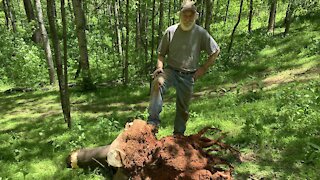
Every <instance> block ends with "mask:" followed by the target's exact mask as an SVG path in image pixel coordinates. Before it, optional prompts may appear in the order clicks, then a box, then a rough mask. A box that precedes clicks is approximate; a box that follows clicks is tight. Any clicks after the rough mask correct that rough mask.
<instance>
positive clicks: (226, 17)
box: [224, 0, 230, 25]
mask: <svg viewBox="0 0 320 180" xmlns="http://www.w3.org/2000/svg"><path fill="white" fill-rule="evenodd" d="M229 5H230V0H228V3H227V7H226V15H225V16H224V25H226V23H227V19H228V13H229Z"/></svg>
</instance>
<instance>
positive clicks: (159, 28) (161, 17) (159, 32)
mask: <svg viewBox="0 0 320 180" xmlns="http://www.w3.org/2000/svg"><path fill="white" fill-rule="evenodd" d="M159 11H160V15H159V26H158V40H157V43H156V44H157V45H158V44H159V42H160V39H161V37H162V26H163V1H160V7H159Z"/></svg>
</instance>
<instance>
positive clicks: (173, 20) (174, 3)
mask: <svg viewBox="0 0 320 180" xmlns="http://www.w3.org/2000/svg"><path fill="white" fill-rule="evenodd" d="M176 7H177V1H176V0H174V1H173V11H174V12H173V13H175V12H177V11H176V9H177V8H176ZM174 17H175V16H174V15H173V16H172V24H174V22H175V19H174Z"/></svg>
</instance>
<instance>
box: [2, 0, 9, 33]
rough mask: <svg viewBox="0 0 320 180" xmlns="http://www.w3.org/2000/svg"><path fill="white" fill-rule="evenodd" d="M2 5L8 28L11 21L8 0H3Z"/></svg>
mask: <svg viewBox="0 0 320 180" xmlns="http://www.w3.org/2000/svg"><path fill="white" fill-rule="evenodd" d="M2 5H3V11H4V15H5V18H6V20H5V21H6V26H7V28H8V29H10V28H9V21H10V18H9V13H8V7H7V4H6V1H5V0H2Z"/></svg>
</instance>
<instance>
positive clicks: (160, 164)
mask: <svg viewBox="0 0 320 180" xmlns="http://www.w3.org/2000/svg"><path fill="white" fill-rule="evenodd" d="M208 131H211V132H215V133H220V134H222V133H221V132H220V130H218V129H215V128H208V127H206V128H204V129H203V130H201V131H200V132H199V133H197V134H194V135H191V136H181V135H180V136H167V137H164V138H162V139H160V140H157V138H156V137H155V136H154V134H153V133H152V128H151V127H150V126H149V125H147V123H146V122H145V121H143V120H138V119H137V120H134V121H133V123H131V124H130V125H127V127H126V130H125V131H124V132H123V133H122V134H120V136H121V138H120V141H121V142H120V143H119V144H120V145H121V146H120V147H119V149H120V150H121V151H123V152H124V154H125V156H124V157H122V163H123V169H124V171H125V172H126V173H127V175H128V176H129V177H131V179H134V180H140V179H152V180H167V179H186V180H188V179H190V180H204V179H232V170H233V167H232V165H231V164H230V163H228V162H227V161H226V160H224V159H222V158H220V157H217V156H215V155H212V152H214V151H228V152H231V153H232V154H233V155H235V156H237V154H239V152H238V151H237V150H235V149H233V148H232V147H230V146H229V145H226V144H224V143H222V142H221V139H223V137H224V136H225V135H223V134H222V135H221V136H220V137H218V138H217V139H214V140H211V139H209V138H206V137H204V134H205V133H206V132H208ZM221 166H224V167H225V168H221Z"/></svg>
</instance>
